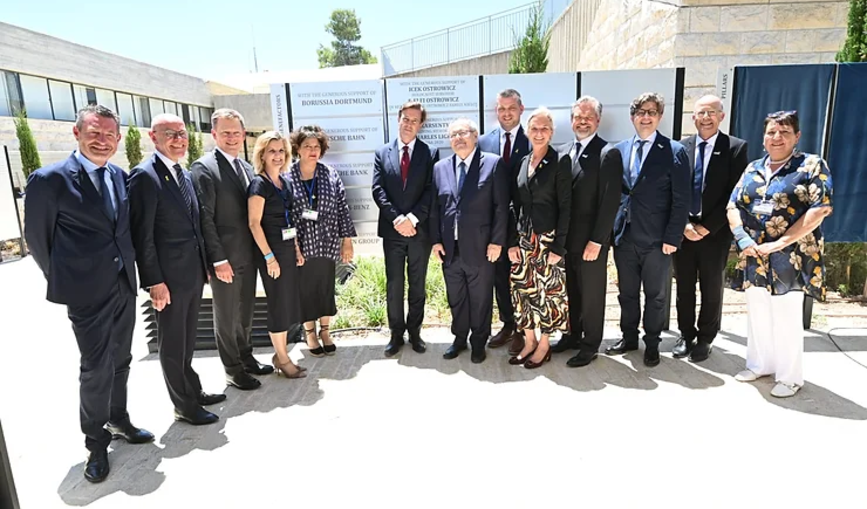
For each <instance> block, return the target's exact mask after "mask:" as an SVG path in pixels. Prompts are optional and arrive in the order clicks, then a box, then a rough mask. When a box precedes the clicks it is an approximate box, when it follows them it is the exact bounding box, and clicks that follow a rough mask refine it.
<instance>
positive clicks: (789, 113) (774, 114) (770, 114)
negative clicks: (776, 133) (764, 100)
mask: <svg viewBox="0 0 867 509" xmlns="http://www.w3.org/2000/svg"><path fill="white" fill-rule="evenodd" d="M797 114H798V110H789V111H775V112H773V113H768V118H773V117H782V116H783V115H786V116H788V115H797Z"/></svg>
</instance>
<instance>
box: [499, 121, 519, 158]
mask: <svg viewBox="0 0 867 509" xmlns="http://www.w3.org/2000/svg"><path fill="white" fill-rule="evenodd" d="M520 128H521V124H520V123H519V124H518V125H516V126H515V127H513V128H512V130H511V131H506V130H505V129H503V128H502V126H500V155H503V149H504V148H505V147H506V133H509V138H510V139H511V141H512V150H513V151H514V150H515V136H517V135H518V129H520Z"/></svg>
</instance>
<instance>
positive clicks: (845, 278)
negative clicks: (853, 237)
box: [825, 242, 867, 297]
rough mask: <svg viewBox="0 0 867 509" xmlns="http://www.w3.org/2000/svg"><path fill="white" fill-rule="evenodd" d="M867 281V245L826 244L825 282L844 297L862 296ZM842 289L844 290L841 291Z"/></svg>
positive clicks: (847, 243) (857, 243) (859, 243)
mask: <svg viewBox="0 0 867 509" xmlns="http://www.w3.org/2000/svg"><path fill="white" fill-rule="evenodd" d="M865 280H867V244H865V243H863V242H829V243H827V244H825V282H826V284H827V285H828V288H829V289H831V290H837V291H838V292H840V294H841V295H842V296H844V297H850V296H854V295H861V293H862V291H863V289H864V281H865ZM841 288H842V290H840V289H841Z"/></svg>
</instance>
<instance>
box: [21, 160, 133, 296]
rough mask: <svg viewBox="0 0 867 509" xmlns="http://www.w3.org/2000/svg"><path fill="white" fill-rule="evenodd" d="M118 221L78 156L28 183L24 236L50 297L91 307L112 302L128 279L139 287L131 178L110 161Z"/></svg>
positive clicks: (44, 170)
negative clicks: (112, 295)
mask: <svg viewBox="0 0 867 509" xmlns="http://www.w3.org/2000/svg"><path fill="white" fill-rule="evenodd" d="M108 167H110V168H111V170H112V176H113V177H112V178H113V182H114V195H115V197H116V199H117V213H116V214H117V219H114V218H111V217H109V215H108V213H107V211H106V210H105V208H104V207H103V205H102V198H101V197H100V195H99V191H98V190H97V189H96V187H94V185H93V182H92V181H91V180H90V177H89V176H88V175H87V171H85V169H84V168H83V167H82V166H81V163H79V162H78V159H77V158H76V157H75V154H72V155H70V156H69V157H68V158H67V159H66V160H64V161H60V162H58V163H55V164H52V165H50V166H46V167H44V168H40V169H38V170H36V171H35V172H33V173H32V174H31V175H30V177H29V178H28V179H27V192H26V195H25V197H24V234H25V238H26V239H27V244H28V245H29V247H30V253H31V254H32V255H33V259H34V260H36V264H37V265H38V266H39V268H40V269H41V270H42V273H43V274H44V275H45V278H46V279H47V280H48V292H47V296H46V298H47V299H48V300H49V301H51V302H55V303H57V304H66V305H69V306H88V305H94V304H99V303H101V302H103V301H105V299H106V298H108V295H109V293H110V292H111V291H112V290H113V289H114V288H115V287H116V285H117V281H118V262H119V261H123V269H122V271H123V274H122V276H123V277H126V278H127V280H128V281H129V284H130V288H136V280H135V269H134V266H135V250H134V249H133V244H132V237H131V235H130V228H129V198H128V197H127V193H126V182H127V175H126V173H124V171H123V170H122V169H121V168H120V167H118V166H115V165H113V164H111V163H109V164H108Z"/></svg>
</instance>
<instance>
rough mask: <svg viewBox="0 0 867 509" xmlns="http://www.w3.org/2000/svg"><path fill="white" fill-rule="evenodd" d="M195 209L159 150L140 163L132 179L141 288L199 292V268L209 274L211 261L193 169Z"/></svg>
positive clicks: (189, 182) (133, 223)
mask: <svg viewBox="0 0 867 509" xmlns="http://www.w3.org/2000/svg"><path fill="white" fill-rule="evenodd" d="M180 177H181V178H183V179H186V180H187V185H188V186H190V191H191V193H190V194H191V195H192V196H191V197H190V198H191V200H192V202H193V211H192V213H191V212H190V210H189V209H188V208H187V204H186V202H185V201H184V197H183V195H182V194H181V190H180V187H179V186H178V184H177V182H176V181H175V179H174V177H173V176H172V175H171V170H169V168H167V167H166V165H165V164H164V163H163V161H162V159H160V158H159V157H157V155H156V154H154V155H153V156H151V157H149V158H148V159H147V160H145V161H144V162H142V163H141V164H140V165H138V166H136V167H135V168H134V169H133V171H132V172H131V173H130V177H129V196H130V205H131V206H130V223H131V226H132V240H133V244H134V245H135V253H136V261H137V263H138V274H139V279H141V285H142V288H145V289H147V288H150V287H151V286H154V285H157V284H159V283H165V284H166V285H167V286H168V287H169V291H195V289H196V283H197V282H198V281H199V278H197V277H196V272H197V271H198V272H199V273H200V274H201V276H202V278H203V279H204V278H206V275H205V274H206V273H205V271H206V270H207V265H208V262H207V260H206V259H205V244H204V242H203V240H202V232H201V230H200V227H199V201H198V199H196V195H195V192H192V189H193V183H192V178H191V176H190V172H189V171H186V170H184V171H183V172H182V173H181V176H180Z"/></svg>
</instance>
